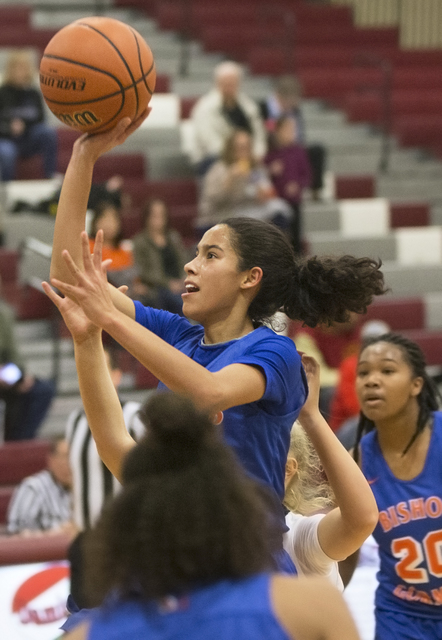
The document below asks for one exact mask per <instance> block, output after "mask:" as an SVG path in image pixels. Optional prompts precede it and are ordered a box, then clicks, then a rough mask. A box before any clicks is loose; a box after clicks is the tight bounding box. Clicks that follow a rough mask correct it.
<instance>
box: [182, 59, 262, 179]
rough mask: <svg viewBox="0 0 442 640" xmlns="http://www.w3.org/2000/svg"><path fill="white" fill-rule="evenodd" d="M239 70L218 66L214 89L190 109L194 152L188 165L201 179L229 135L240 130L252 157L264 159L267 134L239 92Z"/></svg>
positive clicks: (251, 105) (253, 107)
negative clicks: (249, 141)
mask: <svg viewBox="0 0 442 640" xmlns="http://www.w3.org/2000/svg"><path fill="white" fill-rule="evenodd" d="M241 80H242V70H241V67H240V66H239V65H238V64H236V63H235V62H221V64H219V65H218V66H217V67H216V69H215V86H214V88H213V89H212V90H211V91H209V93H207V94H206V95H204V96H202V97H201V98H200V99H199V100H198V102H197V103H196V104H195V106H194V107H193V110H192V113H191V120H192V123H193V149H192V152H191V161H192V162H193V163H194V165H195V168H196V171H197V173H198V175H200V176H203V175H204V174H205V173H206V171H207V170H208V168H209V167H210V166H211V165H212V164H213V163H214V162H215V161H216V160H217V159H218V158H219V157H220V155H221V154H222V152H223V148H224V145H225V143H226V141H227V139H228V138H229V137H230V136H231V135H232V133H233V132H234V131H235V130H237V129H241V130H243V131H247V133H249V134H250V136H251V139H252V145H253V154H254V156H255V157H256V158H259V159H261V158H263V157H264V154H265V152H266V148H267V142H266V133H265V128H264V124H263V121H262V118H261V116H260V113H259V108H258V106H257V105H256V103H255V101H254V100H251V99H250V98H248V97H247V96H246V95H245V94H244V93H242V92H241Z"/></svg>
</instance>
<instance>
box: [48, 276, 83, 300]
mask: <svg viewBox="0 0 442 640" xmlns="http://www.w3.org/2000/svg"><path fill="white" fill-rule="evenodd" d="M51 284H52V286H53V287H55V288H56V289H58V290H59V291H61V293H62V294H63V295H65V296H67V297H68V298H71V300H74V301H77V298H76V297H75V291H78V288H77V287H75V286H74V285H72V284H69V283H68V282H62V281H61V280H57V278H51ZM51 299H52V298H51ZM58 299H59V301H61V300H62V298H60V296H58Z"/></svg>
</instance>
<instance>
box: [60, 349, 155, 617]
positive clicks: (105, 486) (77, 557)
mask: <svg viewBox="0 0 442 640" xmlns="http://www.w3.org/2000/svg"><path fill="white" fill-rule="evenodd" d="M104 352H105V358H106V362H107V366H108V370H109V374H110V378H111V380H112V383H113V385H114V387H115V389H118V387H119V385H120V382H121V377H122V371H121V369H120V368H119V366H118V361H117V352H116V350H115V349H111V348H109V347H107V348H105V350H104ZM140 407H141V405H140V403H139V402H131V401H128V402H123V401H122V402H121V408H122V412H123V420H124V423H125V425H126V427H127V430H128V432H129V434H130V435H131V436H132V438H133V439H134V440H137V441H138V440H140V439H141V437H142V436H143V435H144V434H145V427H144V424H143V423H142V422H141V420H140V418H139V416H138V411H139V409H140ZM66 439H67V441H68V443H69V461H70V466H71V470H72V494H73V520H74V524H75V526H76V528H77V530H78V531H79V532H80V533H79V534H78V535H77V537H76V538H75V539H74V540H73V542H72V544H71V546H70V548H69V554H68V557H69V561H70V565H71V594H72V597H73V598H74V600H75V602H76V604H77V605H78V606H79V607H80V608H83V607H86V606H87V603H86V600H85V596H84V590H83V580H82V577H83V570H84V567H83V553H82V545H83V538H84V531H86V530H88V529H90V528H91V527H92V526H94V525H95V523H96V521H97V518H98V517H99V516H100V514H101V511H102V509H103V507H104V505H105V503H106V501H107V500H108V499H109V498H110V497H111V496H113V495H116V494H117V492H118V491H119V490H120V489H121V485H120V483H119V482H118V480H117V479H116V478H115V477H114V476H113V475H112V474H111V472H110V471H109V469H108V468H107V467H106V465H105V464H104V463H103V462H102V461H101V459H100V456H99V454H98V451H97V446H96V444H95V441H94V439H93V438H92V435H91V432H90V429H89V424H88V421H87V418H86V414H85V412H84V409H83V408H79V409H75V410H74V411H72V413H70V414H69V416H68V420H67V424H66Z"/></svg>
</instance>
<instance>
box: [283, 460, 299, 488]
mask: <svg viewBox="0 0 442 640" xmlns="http://www.w3.org/2000/svg"><path fill="white" fill-rule="evenodd" d="M297 473H298V461H297V460H296V458H287V462H286V463H285V482H286V484H288V483H289V482H290V481H291V480H292V479H293V478H294V477H295V475H296V474H297Z"/></svg>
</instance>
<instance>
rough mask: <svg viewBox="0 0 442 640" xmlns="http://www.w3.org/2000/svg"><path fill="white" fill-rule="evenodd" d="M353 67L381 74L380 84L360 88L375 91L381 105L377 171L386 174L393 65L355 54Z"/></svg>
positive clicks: (370, 54)
mask: <svg viewBox="0 0 442 640" xmlns="http://www.w3.org/2000/svg"><path fill="white" fill-rule="evenodd" d="M353 64H354V66H375V67H378V68H379V69H380V71H381V72H382V81H381V83H380V84H377V83H376V84H371V85H368V86H367V85H364V86H363V87H362V86H361V88H364V89H365V88H367V89H369V90H371V91H373V90H375V91H376V92H377V93H378V94H379V96H380V98H381V103H382V119H381V134H382V137H381V153H380V157H379V165H378V169H379V171H380V172H381V173H387V171H388V168H389V164H390V155H391V132H392V104H391V103H392V89H393V65H392V63H391V61H390V60H388V59H387V58H383V57H381V56H378V55H376V54H372V53H363V52H361V53H357V54H356V55H355V57H354V60H353Z"/></svg>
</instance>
